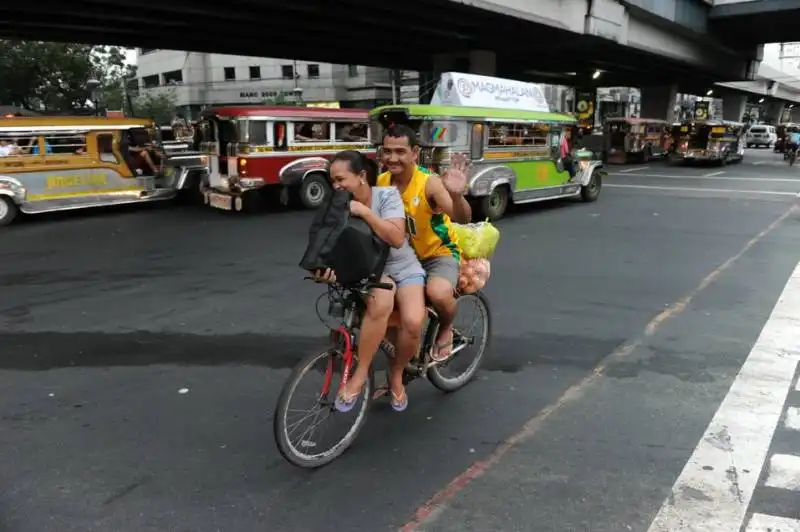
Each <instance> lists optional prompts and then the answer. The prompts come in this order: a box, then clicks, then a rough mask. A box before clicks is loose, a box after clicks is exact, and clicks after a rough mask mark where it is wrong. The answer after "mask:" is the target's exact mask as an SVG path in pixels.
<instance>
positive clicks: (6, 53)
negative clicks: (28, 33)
mask: <svg viewBox="0 0 800 532" xmlns="http://www.w3.org/2000/svg"><path fill="white" fill-rule="evenodd" d="M124 69H125V62H124V51H123V50H122V49H120V48H117V47H113V46H89V45H84V44H65V43H49V42H42V41H16V40H0V103H2V104H8V105H21V106H23V107H25V108H27V109H32V110H39V109H41V108H42V107H44V109H45V110H48V111H69V110H71V109H75V108H76V107H85V103H86V100H87V99H90V97H91V92H90V90H89V87H88V83H89V81H90V80H96V81H98V82H99V83H100V87H102V86H103V85H104V84H106V83H108V82H109V81H110V80H111V79H113V78H114V77H115V76H118V75H119V72H120V71H122V70H124Z"/></svg>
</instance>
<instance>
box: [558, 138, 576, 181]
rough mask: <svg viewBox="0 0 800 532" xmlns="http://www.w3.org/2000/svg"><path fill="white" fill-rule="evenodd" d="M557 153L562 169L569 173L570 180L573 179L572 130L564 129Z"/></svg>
mask: <svg viewBox="0 0 800 532" xmlns="http://www.w3.org/2000/svg"><path fill="white" fill-rule="evenodd" d="M559 152H560V153H559V154H560V156H561V161H562V162H563V163H564V169H565V170H566V171H567V172H569V177H570V179H571V178H573V177H575V162H574V161H573V160H572V128H569V127H568V128H565V129H564V134H563V135H561V144H560V146H559Z"/></svg>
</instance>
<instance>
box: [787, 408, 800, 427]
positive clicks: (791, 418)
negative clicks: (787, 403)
mask: <svg viewBox="0 0 800 532" xmlns="http://www.w3.org/2000/svg"><path fill="white" fill-rule="evenodd" d="M784 426H785V427H786V428H787V429H789V430H798V431H800V408H797V407H794V406H793V407H791V408H789V409H788V410H787V411H786V421H785V422H784Z"/></svg>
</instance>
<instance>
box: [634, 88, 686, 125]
mask: <svg viewBox="0 0 800 532" xmlns="http://www.w3.org/2000/svg"><path fill="white" fill-rule="evenodd" d="M640 89H641V91H642V101H641V103H640V104H639V109H640V111H639V116H641V117H642V118H656V119H659V120H666V121H667V122H669V123H672V122H674V121H675V104H676V103H677V101H678V86H677V85H660V86H655V87H640Z"/></svg>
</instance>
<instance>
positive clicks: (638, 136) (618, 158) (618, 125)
mask: <svg viewBox="0 0 800 532" xmlns="http://www.w3.org/2000/svg"><path fill="white" fill-rule="evenodd" d="M667 131H668V129H667V122H666V121H665V120H658V119H656V118H607V119H606V121H605V123H604V124H603V136H604V138H605V144H606V145H605V149H604V151H605V152H606V156H607V160H608V162H609V163H616V164H626V163H628V162H629V161H630V160H631V159H634V160H636V161H637V162H640V163H646V162H647V161H649V160H650V159H651V158H653V157H663V156H664V155H665V153H666V144H667V142H666V139H667V137H668V135H667Z"/></svg>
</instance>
